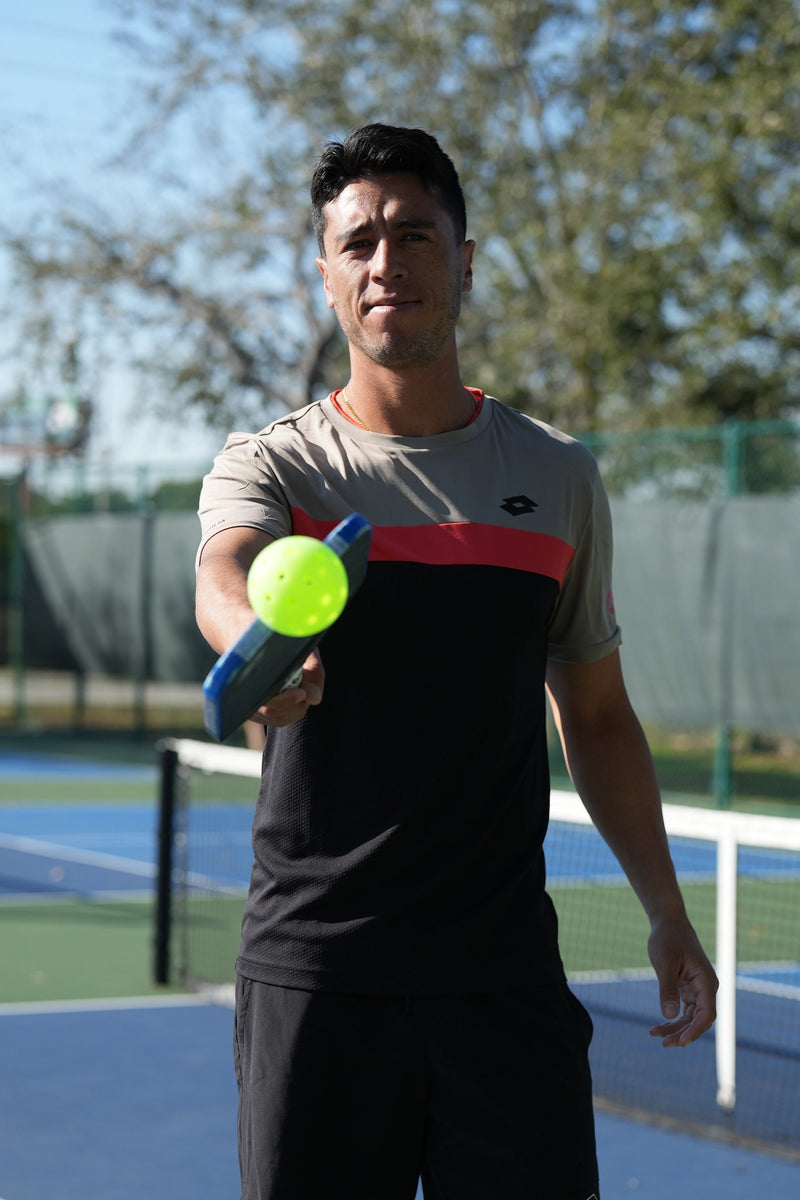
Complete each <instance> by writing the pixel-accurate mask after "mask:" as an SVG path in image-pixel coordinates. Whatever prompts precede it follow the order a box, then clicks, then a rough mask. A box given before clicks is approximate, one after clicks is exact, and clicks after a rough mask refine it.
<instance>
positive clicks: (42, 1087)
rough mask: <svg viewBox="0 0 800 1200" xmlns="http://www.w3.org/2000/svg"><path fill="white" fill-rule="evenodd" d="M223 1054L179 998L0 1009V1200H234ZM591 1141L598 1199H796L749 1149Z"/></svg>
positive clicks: (618, 1125)
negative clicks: (687, 1196) (181, 1198)
mask: <svg viewBox="0 0 800 1200" xmlns="http://www.w3.org/2000/svg"><path fill="white" fill-rule="evenodd" d="M230 1042H231V1013H230V1012H229V1011H227V1010H226V1009H223V1008H218V1007H215V1006H213V1005H209V1004H203V1003H197V1002H195V1001H193V1000H192V999H191V998H189V999H185V998H180V997H178V998H176V999H174V1000H173V1001H170V1002H169V1004H165V1003H164V1002H163V1001H162V1002H156V1003H155V1004H154V1003H144V1002H142V1001H137V1000H135V999H134V1000H127V1001H126V1000H123V1001H119V1002H117V1003H116V1004H113V1005H109V1004H108V1003H102V1002H96V1003H93V1004H85V1005H80V1004H75V1005H72V1006H69V1005H63V1006H46V1005H45V1006H35V1005H32V1006H24V1005H23V1006H17V1005H12V1006H8V1005H6V1006H0V1058H1V1059H2V1062H3V1064H4V1066H3V1080H4V1086H3V1089H2V1091H1V1092H0V1196H2V1200H43V1197H53V1198H54V1200H55V1198H56V1197H57V1200H142V1197H144V1196H147V1197H149V1198H150V1200H175V1197H178V1196H186V1197H189V1196H191V1197H192V1200H235V1197H236V1196H238V1194H239V1186H238V1170H237V1163H236V1150H235V1146H236V1131H235V1122H236V1089H235V1084H234V1080H233V1071H232V1067H231V1053H230ZM597 1135H598V1153H599V1158H600V1166H601V1179H602V1181H603V1193H602V1194H603V1197H604V1198H605V1200H621V1198H622V1197H624V1196H628V1195H630V1196H634V1195H635V1196H637V1197H639V1196H641V1197H646V1198H647V1200H674V1197H675V1196H676V1195H679V1194H682V1193H683V1192H686V1193H689V1194H691V1195H694V1196H697V1197H702V1200H765V1198H766V1197H769V1200H794V1198H795V1197H796V1196H797V1195H798V1189H800V1166H798V1165H796V1164H793V1163H789V1162H785V1161H782V1160H781V1159H779V1158H776V1157H772V1156H770V1155H766V1154H763V1153H759V1152H756V1151H753V1150H748V1149H741V1148H736V1147H733V1146H729V1145H725V1144H723V1143H721V1142H719V1141H710V1140H703V1139H701V1138H696V1137H690V1136H687V1135H686V1134H682V1133H678V1132H675V1131H672V1130H668V1129H658V1128H655V1127H653V1126H649V1125H643V1124H639V1123H635V1122H632V1121H628V1120H624V1119H622V1118H620V1117H618V1116H612V1115H610V1114H607V1113H603V1112H600V1113H599V1114H598V1117H597ZM420 1195H421V1193H420ZM487 1200H490V1198H488V1197H487ZM498 1200H499V1198H498ZM553 1200H555V1198H553Z"/></svg>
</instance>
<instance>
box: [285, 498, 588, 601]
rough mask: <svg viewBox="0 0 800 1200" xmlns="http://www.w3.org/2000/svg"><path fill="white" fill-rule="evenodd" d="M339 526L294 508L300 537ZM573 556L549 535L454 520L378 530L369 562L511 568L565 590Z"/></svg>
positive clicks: (323, 533)
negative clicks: (438, 523)
mask: <svg viewBox="0 0 800 1200" xmlns="http://www.w3.org/2000/svg"><path fill="white" fill-rule="evenodd" d="M336 524H337V522H336V521H317V520H315V519H314V518H313V517H310V516H308V514H307V513H304V512H302V511H301V510H300V509H296V508H295V509H292V527H293V529H294V532H295V533H297V534H305V535H306V536H308V537H316V538H324V537H327V535H328V534H329V533H330V531H331V530H332V529H333V528H334V527H335V525H336ZM573 554H574V551H573V548H572V546H570V545H568V543H567V542H564V541H562V540H561V538H557V537H552V536H551V535H550V534H547V533H537V532H534V531H532V530H525V529H509V528H507V527H505V526H500V525H480V524H476V523H472V522H469V521H454V522H450V523H448V524H443V525H378V526H375V527H374V528H373V532H372V545H371V547H370V554H369V557H370V562H417V563H430V564H432V565H438V566H484V567H510V568H512V569H513V570H516V571H530V572H531V573H533V574H536V575H546V576H547V577H548V578H550V579H555V580H556V581H557V582H558V584H559V585H560V584H561V583H563V581H564V576H565V575H566V573H567V568H568V566H569V564H570V563H571V561H572V557H573Z"/></svg>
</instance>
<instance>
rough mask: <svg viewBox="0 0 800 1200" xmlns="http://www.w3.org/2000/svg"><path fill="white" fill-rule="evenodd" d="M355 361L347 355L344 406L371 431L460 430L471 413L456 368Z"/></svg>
mask: <svg viewBox="0 0 800 1200" xmlns="http://www.w3.org/2000/svg"><path fill="white" fill-rule="evenodd" d="M359 366H360V365H359V364H357V363H356V362H354V361H352V360H351V375H350V379H349V381H348V383H347V385H346V387H345V389H344V390H345V394H346V401H347V403H346V404H345V405H344V407H345V409H347V411H348V414H349V415H350V416H351V417H353V416H355V417H356V419H357V420H358V422H359V423H360V424H361V425H363V426H364V427H366V428H367V429H369V430H370V431H371V432H373V433H388V434H393V435H394V436H396V437H433V436H435V435H436V434H439V433H448V432H449V431H450V430H453V429H461V428H462V427H463V426H464V425H468V424H469V422H470V421H471V420H472V417H473V416H474V414H475V399H474V397H473V395H472V393H471V392H468V391H467V389H466V388H465V387H464V385H463V384H462V382H461V378H460V376H459V373H458V369H457V367H456V369H455V370H454V371H453V370H442V369H441V368H439V369H434V370H431V369H430V368H419V369H416V370H409V371H404V372H397V371H390V370H387V369H385V368H376V367H375V364H369V366H370V368H371V369H368V370H364V369H359ZM348 405H349V408H348Z"/></svg>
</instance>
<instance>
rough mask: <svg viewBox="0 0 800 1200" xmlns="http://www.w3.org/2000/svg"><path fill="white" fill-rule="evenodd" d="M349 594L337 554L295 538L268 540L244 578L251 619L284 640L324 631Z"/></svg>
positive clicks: (319, 544) (320, 544)
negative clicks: (278, 634)
mask: <svg viewBox="0 0 800 1200" xmlns="http://www.w3.org/2000/svg"><path fill="white" fill-rule="evenodd" d="M348 590H349V589H348V583H347V571H346V570H345V566H344V563H343V562H342V560H341V558H340V557H339V555H338V554H336V552H335V551H334V550H331V548H330V546H326V545H325V543H324V542H320V541H318V540H317V538H312V537H304V536H302V535H300V534H297V535H295V536H292V537H284V538H278V540H277V541H275V542H270V544H269V546H267V547H265V549H263V550H262V551H261V552H260V553H259V554H258V555H257V556H256V557H255V559H254V560H253V565H252V566H251V567H250V571H249V573H248V576H247V598H248V600H249V601H250V606H251V608H252V609H253V610H254V612H255V613H256V616H258V617H259V618H260V619H261V620H262V621H263V622H264V623H265V624H266V625H269V627H270V629H274V630H275V632H276V633H284V634H287V635H288V636H289V637H308V636H310V635H312V634H315V633H321V632H322V630H323V629H327V628H328V626H329V625H332V624H333V622H334V621H335V620H336V618H337V617H338V616H339V614H340V613H341V611H342V609H343V608H344V606H345V604H346V603H347V595H348Z"/></svg>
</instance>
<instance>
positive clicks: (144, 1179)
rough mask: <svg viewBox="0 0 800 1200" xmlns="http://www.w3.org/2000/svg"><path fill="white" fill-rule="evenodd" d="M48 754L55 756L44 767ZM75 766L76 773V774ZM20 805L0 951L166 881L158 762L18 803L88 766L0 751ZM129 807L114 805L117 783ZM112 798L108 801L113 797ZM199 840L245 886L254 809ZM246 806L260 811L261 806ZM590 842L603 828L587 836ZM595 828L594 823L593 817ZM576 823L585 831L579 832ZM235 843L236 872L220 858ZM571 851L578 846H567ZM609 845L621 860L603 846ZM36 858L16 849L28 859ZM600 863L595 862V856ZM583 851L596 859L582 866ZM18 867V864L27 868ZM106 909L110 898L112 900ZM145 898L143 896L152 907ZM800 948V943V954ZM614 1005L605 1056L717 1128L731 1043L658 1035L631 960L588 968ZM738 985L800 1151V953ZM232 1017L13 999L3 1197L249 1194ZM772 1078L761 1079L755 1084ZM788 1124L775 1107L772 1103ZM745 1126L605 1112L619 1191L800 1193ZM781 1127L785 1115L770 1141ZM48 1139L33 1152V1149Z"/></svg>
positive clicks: (5, 810)
mask: <svg viewBox="0 0 800 1200" xmlns="http://www.w3.org/2000/svg"><path fill="white" fill-rule="evenodd" d="M42 768H44V769H42ZM62 769H63V772H64V773H63V774H62V773H60V772H61V771H62ZM0 775H2V776H3V777H4V783H3V795H4V803H2V804H0V953H1V952H2V930H3V921H4V913H3V906H4V905H6V906H10V907H9V908H8V911H9V912H10V910H11V907H20V908H21V907H24V905H25V904H26V902H34V903H43V904H45V905H46V903H47V902H48V901H51V900H54V899H56V900H58V901H59V903H60V904H63V905H66V906H69V904H70V903H71V902H75V903H78V904H85V902H86V901H98V902H99V901H102V900H103V899H105V898H107V897H109V896H117V897H123V898H124V897H126V896H127V897H128V898H130V899H136V900H141V899H142V898H145V897H148V896H150V895H152V889H153V883H154V877H155V862H156V850H157V845H156V842H157V834H156V829H157V819H158V814H157V812H156V804H155V800H154V797H155V789H156V786H157V781H156V775H155V771H154V770H153V769H150V768H139V767H132V768H128V769H127V770H121V771H119V772H117V771H115V770H113V769H112V770H111V771H109V768H108V767H107V766H106V765H104V764H97V763H92V764H88V768H87V775H86V776H85V778H87V779H91V780H92V781H93V784H94V786H95V787H96V788H98V789H99V792H95V793H94V796H95V799H94V800H93V802H92V803H91V804H89V803H75V804H67V803H60V804H49V803H41V802H39V803H35V804H25V805H22V804H14V803H9V802H8V800H7V799H5V798H6V797H8V796H9V795H12V794H13V791H14V783H15V780H19V779H22V778H24V779H27V780H30V779H32V778H37V777H38V778H46V777H48V776H49V777H50V778H52V780H53V781H54V783H55V781H56V780H58V779H62V780H63V779H64V778H65V777H66V778H73V779H74V778H79V777H80V765H76V763H75V761H74V760H68V761H67V762H66V763H61V764H60V765H59V766H58V767H54V766H53V764H52V763H45V764H43V763H42V760H41V759H37V760H36V762H35V764H31V763H26V762H25V761H24V760H23V757H22V756H18V759H17V761H15V762H11V761H9V758H8V756H5V755H0ZM121 779H122V780H127V781H128V782H130V781H131V780H134V781H135V780H136V779H138V780H139V781H140V783H141V784H142V785H143V787H144V788H145V793H144V794H145V795H148V793H149V795H150V798H149V799H145V800H142V801H141V802H137V803H129V802H125V803H120V802H119V801H116V802H111V798H112V796H113V793H114V785H115V783H116V782H119V780H121ZM106 782H107V783H108V786H109V801H110V802H109V803H107V804H106V803H103V802H102V794H103V789H104V786H105V783H106ZM98 795H99V796H100V797H101V799H98V798H97V797H98ZM195 817H196V814H193V813H191V812H190V813H189V814H188V815H187V820H188V821H189V827H188V829H187V832H188V840H189V842H190V843H191V842H192V841H196V842H197V843H198V845H199V846H200V847H201V848H203V849H204V850H208V851H210V853H209V854H208V855H207V856H206V857H204V859H203V868H202V870H203V872H207V871H210V872H211V873H212V874H213V873H215V872H216V873H217V874H218V876H219V878H218V882H221V883H222V885H223V887H224V888H230V887H236V888H243V887H244V886H245V884H246V881H247V877H248V875H249V868H250V855H251V851H250V837H249V814H248V809H247V806H246V805H235V806H231V805H230V804H224V805H220V806H219V808H218V811H215V812H214V813H213V821H212V823H211V825H212V828H211V832H209V829H208V828H204V829H201V828H197V829H195V830H194V831H193V830H192V829H191V822H192V821H193V820H194V819H195ZM243 818H244V820H243ZM577 832H578V833H579V836H580V837H583V836H584V831H583V830H579V831H577ZM585 832H586V834H587V835H589V836H591V831H590V830H587V831H585ZM572 833H573V834H574V833H575V831H574V830H573V831H572ZM554 834H555V836H556V837H557V838H559V839H560V838H562V837H564V838H565V837H566V834H565V833H563V831H562V829H561V827H560V826H556V827H554V830H552V831H551V835H550V836H551V850H550V864H551V865H550V875H551V882H552V883H553V885H554V887H555V888H556V889H557V888H558V887H559V886H560V885H562V884H564V883H566V884H567V885H570V884H571V883H575V884H577V886H578V888H579V889H584V890H586V891H587V892H590V891H591V889H590V888H588V887H587V884H589V883H590V882H591V881H593V880H594V881H599V882H601V883H602V884H607V885H608V886H609V887H613V885H614V884H615V883H617V882H618V881H619V869H618V867H617V866H616V863H615V861H614V860H613V858H612V857H611V856H610V854H608V852H607V851H605V849H604V847H602V845H601V848H600V851H599V854H600V858H599V859H598V857H597V850H596V848H595V850H594V851H593V852H592V856H588V855H586V854H584V853H583V852H580V853H579V854H578V855H577V857H576V856H575V842H574V838H573V841H572V844H571V846H567V845H566V842H565V844H564V846H558V845H557V844H556V843H555V841H554V840H553V835H554ZM220 846H221V847H222V848H223V853H222V856H221V860H220V861H222V862H223V864H224V865H223V866H222V867H221V868H218V867H214V865H213V864H214V861H215V857H216V852H217V851H218V850H219V849H220ZM674 851H675V857H676V861H677V862H678V866H679V869H680V870H681V871H683V872H684V873H686V874H687V875H688V874H690V875H691V876H692V877H693V878H694V879H699V880H700V881H701V882H702V881H711V882H713V879H714V871H715V862H714V853H713V848H712V847H709V846H708V844H704V843H702V842H701V843H698V844H696V845H695V844H689V845H687V846H684V845H683V844H676V845H675V847H674ZM567 853H570V854H572V855H573V857H572V858H571V859H569V860H567V861H561V860H563V859H564V858H565V856H566V855H567ZM604 854H605V858H604V857H603V855H604ZM14 856H16V862H15V861H14ZM581 862H583V867H582V868H581V865H580V864H581ZM576 864H577V866H576ZM794 865H795V864H794V863H793V861H792V858H791V856H790V855H789V856H786V855H782V854H780V853H779V852H778V853H775V854H772V853H768V854H767V855H766V857H765V855H764V853H763V852H761V851H755V852H754V857H753V860H752V862H751V863H748V869H749V870H750V871H751V873H752V874H753V875H759V874H761V875H762V876H763V875H772V876H775V874H777V875H779V876H780V875H783V874H785V873H786V872H787V871H789V869H790V868H791V867H792V866H794ZM12 867H13V869H12ZM92 907H94V906H92ZM139 907H141V906H139ZM798 957H800V955H798ZM573 986H574V987H575V990H576V991H577V992H578V994H579V995H580V996H581V998H582V999H583V1000H584V1002H585V1003H586V1004H587V1006H588V1007H589V1009H590V1011H591V1012H592V1015H593V1018H594V1020H595V1043H594V1046H593V1055H594V1059H593V1065H595V1064H596V1074H599V1073H601V1072H602V1069H603V1064H604V1060H606V1059H612V1060H614V1061H615V1064H616V1065H617V1066H618V1065H619V1061H620V1058H623V1059H624V1062H625V1067H626V1074H627V1076H628V1083H629V1084H630V1083H633V1084H634V1088H633V1092H632V1093H631V1094H632V1095H633V1096H634V1101H633V1102H634V1104H635V1102H636V1092H635V1085H636V1083H637V1081H640V1082H641V1083H642V1085H644V1084H647V1086H648V1087H649V1088H650V1089H652V1086H653V1081H654V1080H656V1081H657V1084H658V1089H659V1091H660V1092H661V1093H662V1094H663V1095H664V1096H665V1097H666V1098H667V1100H668V1101H669V1100H670V1097H672V1100H673V1105H674V1108H675V1109H676V1110H677V1113H678V1119H680V1120H683V1121H685V1122H695V1123H696V1124H697V1125H698V1126H704V1125H707V1124H708V1121H707V1119H706V1118H707V1114H708V1111H709V1108H710V1109H713V1108H714V1105H715V1098H714V1089H713V1079H714V1038H713V1036H709V1037H707V1038H705V1039H703V1040H702V1042H701V1043H698V1045H696V1046H695V1047H693V1048H692V1049H691V1051H689V1052H688V1053H686V1054H682V1053H666V1052H664V1051H663V1050H662V1049H661V1047H660V1046H659V1045H658V1044H657V1043H655V1042H653V1041H652V1040H651V1039H649V1038H648V1036H647V1032H646V1030H647V1027H648V1026H649V1024H650V1023H651V1021H652V1019H653V1017H654V1015H655V1014H654V985H653V982H652V977H651V975H650V974H649V973H648V972H645V973H643V972H642V971H640V970H639V971H637V970H631V971H628V972H627V973H625V972H611V973H606V974H605V975H602V974H597V975H596V976H594V977H591V976H590V975H588V974H587V975H586V976H584V977H582V978H579V979H577V980H573ZM740 988H741V990H740V992H739V997H738V1005H739V1011H740V1014H741V1025H742V1028H744V1029H750V1028H760V1027H767V1028H768V1029H769V1030H770V1031H771V1032H770V1037H769V1045H768V1048H767V1052H766V1054H767V1057H768V1058H769V1060H770V1062H769V1071H768V1072H767V1077H766V1079H765V1077H764V1057H765V1052H764V1047H763V1045H753V1046H751V1045H749V1044H748V1040H747V1038H745V1039H744V1041H743V1043H742V1045H741V1048H740V1066H739V1073H740V1081H741V1088H740V1093H739V1098H738V1099H737V1109H738V1111H739V1112H740V1113H742V1114H744V1115H745V1116H746V1117H747V1119H748V1120H749V1121H751V1122H753V1121H755V1122H756V1124H757V1122H758V1119H759V1118H760V1116H761V1114H762V1113H764V1112H766V1111H767V1110H768V1108H769V1105H768V1104H767V1102H766V1093H767V1091H768V1090H769V1089H770V1088H773V1089H774V1088H775V1087H776V1086H777V1087H778V1090H779V1091H780V1090H781V1089H784V1090H783V1091H782V1092H781V1094H783V1095H789V1096H791V1097H794V1106H793V1105H792V1104H791V1103H790V1104H788V1105H786V1106H784V1107H785V1108H786V1120H785V1127H782V1128H779V1130H778V1132H779V1134H780V1135H781V1136H784V1135H785V1140H786V1145H787V1147H794V1148H795V1149H797V1147H798V1144H799V1143H798V1138H797V1137H796V1129H797V1128H800V1111H799V1109H798V1106H800V1068H799V1067H798V1063H800V1033H799V1032H798V1029H799V1028H800V1026H799V1024H798V1013H799V1012H800V1005H799V1004H798V1001H799V1000H800V966H799V965H798V963H797V962H794V963H787V962H785V961H772V960H770V959H769V957H765V958H764V959H763V961H759V962H757V963H748V964H745V965H743V967H742V969H741V970H740ZM230 1039H231V1013H230V1012H229V1011H228V1010H226V1009H224V1008H219V1007H215V1006H213V1005H209V1004H206V1003H202V1002H200V1001H198V1000H197V999H196V998H195V997H186V996H176V997H169V996H168V997H164V998H162V999H159V998H158V997H156V998H155V999H150V1000H146V1001H145V1000H142V999H141V998H135V999H133V1000H126V999H123V1000H121V1001H91V1002H89V1003H87V1004H80V1003H74V1004H66V1005H64V1004H53V1005H51V1006H48V1005H29V1004H22V1005H0V1056H2V1060H3V1062H4V1082H5V1084H6V1086H5V1087H4V1089H3V1094H2V1097H1V1098H0V1200H34V1197H35V1198H36V1200H39V1198H40V1197H41V1196H45V1195H47V1196H51V1195H52V1196H58V1197H59V1200H73V1197H74V1198H75V1200H77V1198H78V1197H80V1200H92V1197H97V1200H129V1198H130V1200H133V1197H134V1196H135V1197H136V1198H137V1200H139V1198H140V1197H141V1196H142V1195H148V1196H151V1197H153V1200H161V1197H164V1198H165V1200H166V1197H167V1196H169V1197H170V1200H171V1198H172V1197H174V1196H175V1195H192V1196H193V1197H196V1198H197V1200H203V1198H204V1197H208V1200H212V1197H213V1200H220V1198H221V1197H224V1196H231V1197H234V1196H235V1195H236V1194H237V1192H238V1182H237V1172H236V1164H235V1131H234V1123H235V1105H236V1098H235V1087H234V1081H233V1073H232V1068H231V1056H230ZM754 1080H755V1081H758V1082H757V1083H753V1082H752V1081H754ZM769 1120H770V1122H772V1123H773V1124H774V1117H773V1116H771V1117H770V1118H769ZM734 1132H735V1127H734V1126H733V1125H732V1124H731V1125H730V1127H729V1128H728V1129H727V1130H726V1129H725V1128H724V1127H723V1126H719V1127H718V1128H717V1129H716V1130H715V1131H714V1134H713V1137H712V1138H710V1139H708V1140H703V1139H700V1138H698V1137H693V1136H689V1135H686V1134H684V1133H679V1132H677V1131H675V1130H667V1129H657V1128H654V1127H651V1126H648V1125H643V1124H638V1123H635V1122H629V1121H627V1120H624V1119H622V1118H620V1117H618V1116H611V1115H609V1114H608V1113H604V1112H602V1111H601V1112H600V1113H599V1114H598V1138H599V1146H600V1157H601V1164H602V1166H603V1178H604V1193H603V1194H604V1196H605V1197H607V1198H609V1200H610V1198H612V1197H615V1196H622V1195H627V1194H628V1193H630V1192H637V1193H638V1194H641V1195H646V1196H648V1197H651V1198H652V1200H660V1197H662V1196H663V1197H664V1200H666V1197H667V1196H669V1197H670V1200H671V1198H672V1197H673V1196H674V1195H675V1192H676V1190H682V1189H683V1187H687V1186H691V1187H692V1188H693V1190H694V1191H695V1192H698V1193H699V1194H702V1195H703V1196H704V1197H705V1198H706V1200H716V1198H717V1197H723V1196H724V1197H725V1198H726V1200H728V1198H729V1197H734V1198H736V1197H741V1198H742V1200H745V1198H749V1200H763V1197H764V1196H767V1195H769V1196H770V1197H775V1198H776V1200H782V1198H783V1197H787V1200H788V1197H789V1196H792V1197H793V1196H795V1195H797V1194H800V1166H798V1165H796V1164H795V1163H790V1162H786V1161H782V1160H781V1159H780V1158H777V1157H774V1156H772V1155H769V1154H765V1153H759V1152H756V1151H752V1150H748V1151H745V1150H743V1149H741V1147H736V1146H734V1145H726V1144H724V1142H723V1141H721V1140H720V1139H721V1138H724V1137H725V1136H727V1134H732V1133H734ZM771 1133H774V1129H772V1130H770V1129H767V1130H766V1132H765V1136H767V1137H769V1136H770V1134H771ZM34 1144H36V1145H37V1146H38V1145H43V1146H45V1147H47V1149H48V1152H47V1153H46V1154H39V1153H37V1154H36V1155H31V1153H30V1147H31V1146H32V1145H34Z"/></svg>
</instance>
